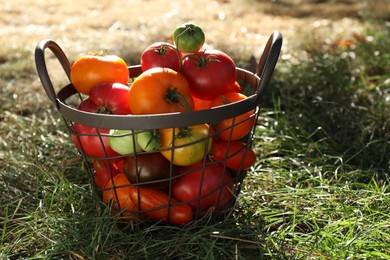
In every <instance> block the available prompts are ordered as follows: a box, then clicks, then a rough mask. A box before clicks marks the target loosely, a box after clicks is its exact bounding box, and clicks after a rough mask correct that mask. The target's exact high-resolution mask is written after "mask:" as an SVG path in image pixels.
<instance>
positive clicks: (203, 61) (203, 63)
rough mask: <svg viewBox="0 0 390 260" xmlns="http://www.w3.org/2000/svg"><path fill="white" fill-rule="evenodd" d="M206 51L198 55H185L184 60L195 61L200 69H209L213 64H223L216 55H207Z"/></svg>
mask: <svg viewBox="0 0 390 260" xmlns="http://www.w3.org/2000/svg"><path fill="white" fill-rule="evenodd" d="M205 54H206V50H204V51H202V52H198V53H190V54H188V55H185V56H184V57H183V59H182V60H185V59H186V58H190V59H194V60H195V61H196V63H197V64H198V67H199V68H204V67H207V65H209V64H210V63H212V62H218V63H221V61H220V60H219V59H218V58H217V56H216V55H207V56H206V55H205Z"/></svg>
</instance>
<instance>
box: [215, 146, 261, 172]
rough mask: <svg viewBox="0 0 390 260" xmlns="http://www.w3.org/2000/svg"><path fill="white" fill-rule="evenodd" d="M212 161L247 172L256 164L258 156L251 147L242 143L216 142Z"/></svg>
mask: <svg viewBox="0 0 390 260" xmlns="http://www.w3.org/2000/svg"><path fill="white" fill-rule="evenodd" d="M212 154H213V155H212V159H213V160H214V161H215V162H217V163H219V164H221V165H224V164H225V163H226V167H228V168H230V169H232V170H247V169H249V168H250V167H251V166H253V165H254V164H255V162H256V154H255V153H254V151H253V150H252V148H251V147H250V146H247V145H246V144H245V143H243V142H240V141H230V142H229V141H224V140H218V141H214V143H213V146H212Z"/></svg>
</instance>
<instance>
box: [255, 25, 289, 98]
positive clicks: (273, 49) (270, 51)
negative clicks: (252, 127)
mask: <svg viewBox="0 0 390 260" xmlns="http://www.w3.org/2000/svg"><path fill="white" fill-rule="evenodd" d="M282 41H283V37H282V34H281V33H280V32H278V31H274V32H273V33H272V35H271V36H270V37H269V39H268V42H267V44H266V46H265V48H264V51H263V54H262V55H261V57H260V61H259V63H258V65H257V68H256V75H257V76H259V77H260V82H259V85H258V86H257V101H258V102H257V104H259V103H260V98H261V96H262V94H263V93H264V91H265V88H266V87H267V85H268V83H269V81H270V80H271V76H272V73H273V72H274V69H275V66H276V63H277V62H278V58H279V54H280V49H281V48H282Z"/></svg>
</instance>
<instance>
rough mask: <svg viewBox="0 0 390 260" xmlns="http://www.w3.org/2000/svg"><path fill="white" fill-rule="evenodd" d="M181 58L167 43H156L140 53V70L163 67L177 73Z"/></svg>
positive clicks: (172, 46)
mask: <svg viewBox="0 0 390 260" xmlns="http://www.w3.org/2000/svg"><path fill="white" fill-rule="evenodd" d="M181 58H182V54H181V52H180V51H178V50H177V49H176V47H175V46H174V45H172V44H170V43H167V42H156V43H153V44H151V45H149V46H148V47H147V48H146V49H145V50H144V51H143V52H142V55H141V68H142V71H146V70H148V69H151V68H155V67H163V68H170V69H173V70H175V71H178V72H179V71H180V67H181Z"/></svg>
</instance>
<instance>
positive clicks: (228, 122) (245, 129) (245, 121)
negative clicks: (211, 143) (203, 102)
mask: <svg viewBox="0 0 390 260" xmlns="http://www.w3.org/2000/svg"><path fill="white" fill-rule="evenodd" d="M246 98H247V97H246V96H245V95H244V94H241V93H238V92H228V93H225V94H223V95H220V96H219V97H218V98H216V99H214V100H213V102H212V103H211V107H217V106H221V105H226V104H229V103H233V102H237V101H240V100H244V99H246ZM253 113H254V111H248V112H246V113H244V114H241V115H238V116H236V117H235V118H228V119H225V120H223V121H222V122H219V123H218V124H217V125H216V131H217V132H219V133H218V137H219V138H220V139H222V140H239V139H241V138H242V137H244V136H245V135H247V134H248V133H249V132H250V131H251V130H252V128H253V125H254V124H255V117H254V116H253Z"/></svg>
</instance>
